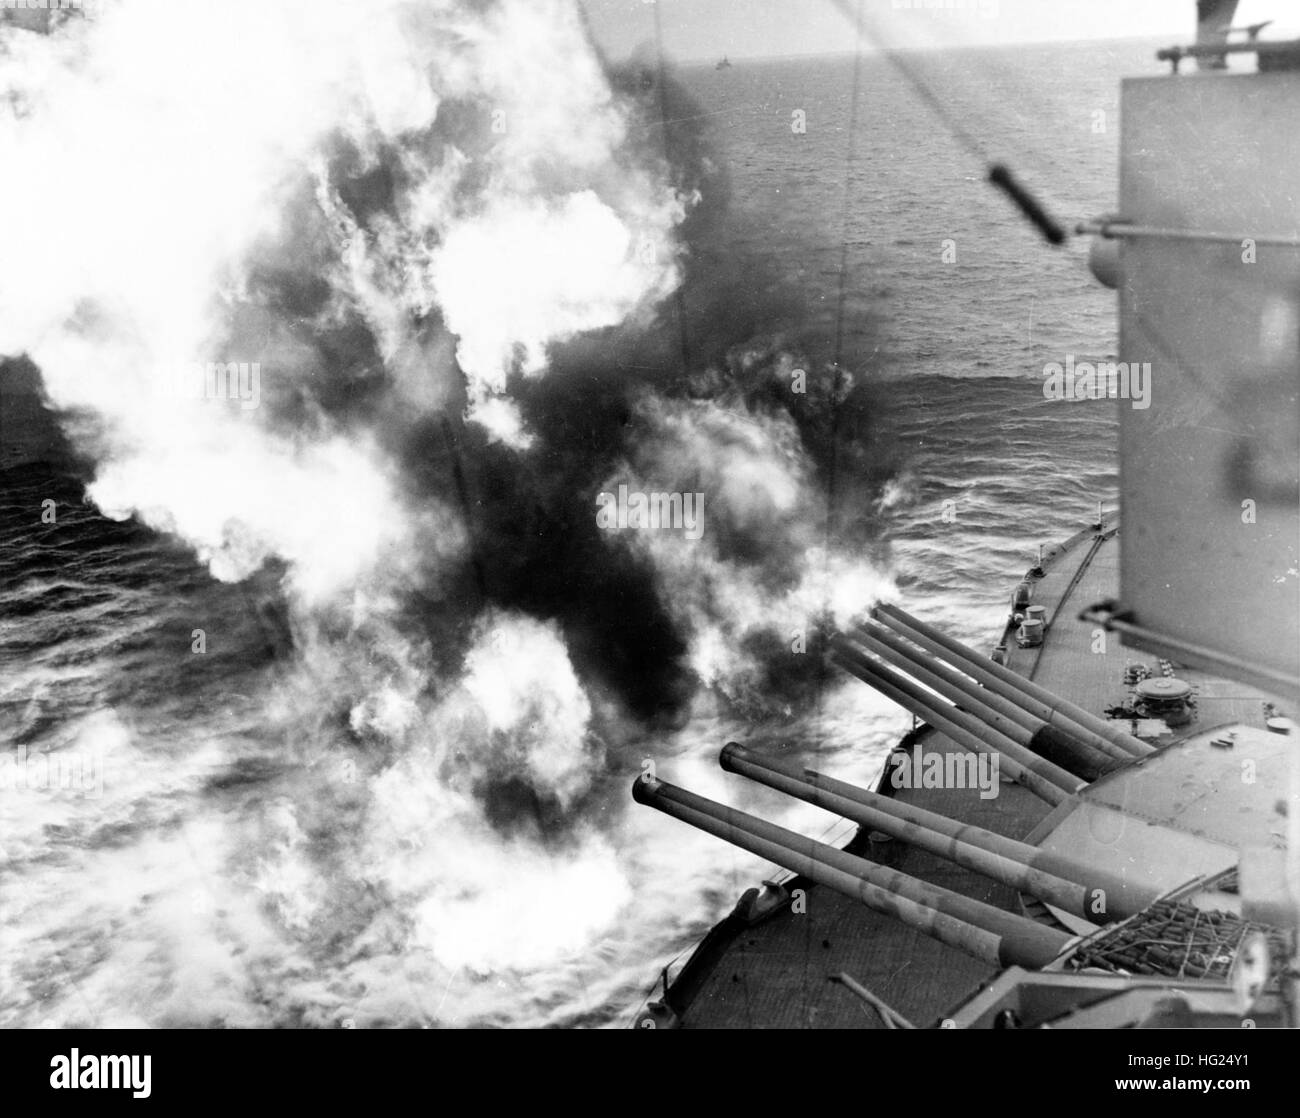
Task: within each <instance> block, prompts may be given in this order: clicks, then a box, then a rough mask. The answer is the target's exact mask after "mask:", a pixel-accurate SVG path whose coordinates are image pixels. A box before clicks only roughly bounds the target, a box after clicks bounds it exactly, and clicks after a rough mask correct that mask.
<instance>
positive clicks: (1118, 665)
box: [665, 522, 1262, 1028]
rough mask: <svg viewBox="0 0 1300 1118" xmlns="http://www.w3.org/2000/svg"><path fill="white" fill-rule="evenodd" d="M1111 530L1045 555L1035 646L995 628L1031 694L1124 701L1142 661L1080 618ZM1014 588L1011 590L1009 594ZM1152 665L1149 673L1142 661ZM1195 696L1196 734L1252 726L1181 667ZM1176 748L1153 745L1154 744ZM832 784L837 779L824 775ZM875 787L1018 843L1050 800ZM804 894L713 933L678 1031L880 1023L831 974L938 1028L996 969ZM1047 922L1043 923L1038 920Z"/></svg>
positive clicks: (678, 985) (1104, 586) (681, 978)
mask: <svg viewBox="0 0 1300 1118" xmlns="http://www.w3.org/2000/svg"><path fill="white" fill-rule="evenodd" d="M1118 532H1119V529H1118V526H1117V524H1115V523H1114V522H1108V523H1106V524H1105V525H1103V526H1102V528H1101V529H1100V530H1097V529H1096V528H1095V527H1094V528H1092V529H1088V530H1086V531H1083V532H1080V533H1079V534H1077V535H1076V536H1074V537H1073V538H1071V539H1070V540H1068V541H1066V542H1065V543H1063V544H1061V545H1060V546H1058V547H1056V548H1054V549H1052V550H1051V551H1050V552H1048V553H1047V555H1046V556H1045V557H1044V562H1043V576H1042V577H1041V578H1039V579H1036V581H1035V588H1034V598H1033V600H1034V603H1035V604H1037V605H1043V606H1046V607H1047V619H1048V626H1047V633H1046V637H1045V640H1044V642H1043V644H1042V646H1041V647H1039V648H1036V649H1020V648H1018V647H1016V645H1015V642H1014V640H1011V639H1009V638H1010V630H1009V629H1008V631H1007V632H1006V633H1004V638H1006V644H1007V646H1008V649H1009V652H1008V659H1007V665H1008V667H1010V668H1011V669H1012V670H1013V671H1016V672H1018V673H1020V674H1022V675H1025V676H1028V677H1029V678H1032V679H1033V680H1034V681H1035V682H1036V683H1038V684H1039V685H1040V686H1043V687H1046V688H1047V689H1049V690H1051V691H1053V692H1055V693H1057V694H1060V695H1062V696H1064V697H1066V698H1069V699H1070V700H1071V701H1073V702H1075V703H1077V704H1078V705H1080V706H1082V707H1084V708H1085V709H1087V710H1089V711H1091V712H1093V713H1094V714H1098V715H1101V714H1102V712H1103V711H1105V710H1106V709H1107V708H1109V707H1113V706H1115V705H1118V704H1120V703H1121V702H1122V701H1123V700H1124V698H1125V697H1126V693H1127V691H1126V687H1125V684H1124V682H1123V677H1124V670H1125V666H1126V665H1127V664H1128V663H1130V662H1134V661H1137V662H1145V663H1147V664H1149V665H1151V664H1152V661H1151V658H1150V657H1148V656H1145V655H1143V654H1140V653H1135V652H1134V651H1133V650H1130V649H1125V648H1123V647H1122V646H1121V645H1120V643H1119V640H1118V638H1117V637H1115V636H1114V635H1112V634H1104V635H1101V634H1100V633H1099V630H1098V629H1097V627H1096V626H1095V625H1094V624H1093V623H1091V622H1084V621H1082V620H1079V618H1078V614H1079V611H1080V610H1082V609H1083V608H1085V607H1086V606H1088V605H1091V604H1093V603H1096V602H1100V601H1103V600H1105V599H1107V598H1112V597H1114V596H1115V590H1116V586H1117V583H1118V563H1119V554H1118V551H1119V548H1118ZM1010 587H1011V583H1010V582H1009V583H1008V591H1009V590H1010ZM1152 666H1153V665H1152ZM1178 674H1179V677H1180V678H1182V679H1185V680H1186V681H1188V682H1190V683H1192V684H1194V685H1195V686H1196V688H1197V708H1198V714H1197V722H1196V724H1195V729H1197V730H1203V729H1206V728H1209V727H1213V726H1218V725H1223V724H1225V723H1229V722H1244V723H1249V724H1252V725H1262V715H1261V704H1260V696H1259V695H1258V694H1256V693H1254V692H1250V691H1248V690H1247V689H1246V688H1245V687H1242V686H1240V685H1237V684H1233V683H1230V682H1226V681H1223V680H1219V679H1214V678H1211V677H1208V676H1205V675H1203V674H1201V673H1198V672H1194V671H1191V670H1187V669H1183V668H1181V667H1180V668H1179V670H1178ZM1172 740H1174V739H1173V738H1172V737H1170V738H1163V739H1161V740H1160V741H1158V742H1157V743H1156V744H1157V745H1160V744H1164V743H1166V742H1168V741H1172ZM903 745H905V746H906V747H907V748H908V749H909V751H910V750H911V749H912V748H914V747H919V748H920V750H921V751H922V754H923V755H924V754H925V753H926V752H929V751H938V752H940V753H944V754H948V753H954V752H962V750H961V748H960V747H959V746H958V745H956V744H955V743H954V742H953V741H952V740H951V739H950V738H948V737H947V736H946V735H944V734H942V733H940V732H938V731H937V730H935V729H933V728H931V727H928V726H926V727H921V728H920V729H919V730H918V731H916V732H914V733H913V734H911V735H908V737H907V738H905V739H904V741H903V743H900V747H901V746H903ZM828 775H835V774H834V773H828ZM878 791H880V792H882V793H884V794H887V795H893V796H894V797H896V798H897V799H898V800H900V801H904V802H908V803H913V804H915V805H917V806H918V807H924V808H926V809H928V810H931V811H936V812H939V813H941V814H943V815H946V816H949V817H950V818H953V819H957V820H960V821H962V822H965V823H972V824H975V825H977V826H980V827H985V828H988V829H989V830H992V831H997V832H999V833H1001V834H1004V835H1007V836H1009V837H1011V838H1017V839H1023V838H1025V837H1026V836H1027V835H1028V834H1029V833H1030V832H1031V831H1032V830H1033V829H1034V827H1035V826H1036V825H1037V824H1038V823H1039V822H1040V821H1041V820H1042V819H1043V818H1044V817H1046V816H1047V815H1048V813H1049V812H1050V810H1051V808H1050V805H1048V804H1047V803H1045V802H1044V801H1043V800H1041V799H1038V798H1037V797H1036V796H1034V795H1033V794H1032V793H1030V792H1029V791H1027V790H1026V789H1025V788H1024V787H1022V786H1021V785H1019V784H1014V783H1011V782H1009V781H1006V780H1003V781H1002V782H1001V785H1000V790H999V792H998V794H997V795H996V796H994V797H993V798H991V799H982V798H981V797H980V794H979V789H978V788H965V789H956V788H949V789H934V788H930V789H918V788H901V789H894V788H893V787H892V786H891V785H890V784H889V783H888V782H884V781H882V783H881V785H880V787H879V788H878ZM848 849H850V850H852V851H854V852H857V853H860V854H862V855H863V856H866V857H870V858H871V859H872V860H875V861H881V862H885V863H886V864H888V865H889V866H891V867H892V868H894V869H897V870H900V871H902V872H904V873H907V874H910V875H912V876H915V877H919V878H922V879H924V880H926V881H929V882H932V883H933V884H935V885H939V886H942V887H944V888H948V889H951V890H953V891H955V892H958V893H962V894H964V895H966V896H970V897H974V898H977V899H979V900H982V901H985V902H987V903H989V904H994V905H997V906H999V907H1001V908H1004V909H1007V910H1010V911H1022V906H1021V903H1020V898H1019V896H1018V894H1017V893H1016V892H1015V891H1014V890H1013V889H1011V888H1010V887H1008V886H1005V885H1001V884H998V883H996V882H993V881H990V880H988V879H986V878H984V877H981V876H979V875H976V874H973V873H971V872H969V871H968V870H965V869H962V868H961V867H959V866H957V865H955V864H953V863H951V862H948V861H945V860H943V859H940V858H938V857H936V856H934V855H932V854H929V853H926V852H925V851H922V850H918V849H915V848H913V847H909V846H905V845H904V844H902V843H899V842H892V841H880V836H877V839H876V841H874V842H872V841H871V839H870V837H869V836H867V835H866V834H864V833H862V832H859V833H858V835H857V836H856V837H855V838H854V840H853V841H852V842H851V843H850V844H849V847H848ZM785 885H786V887H787V888H789V889H795V888H799V889H803V890H805V891H806V896H807V911H806V912H803V913H798V912H794V911H792V906H790V905H785V906H783V907H782V908H780V909H779V910H778V911H777V912H776V913H775V914H773V915H772V916H770V917H768V918H767V919H765V920H763V921H762V922H760V923H757V924H755V925H753V926H747V925H746V921H745V919H744V918H743V917H742V916H741V915H740V913H739V910H738V911H737V912H733V913H732V914H731V915H730V916H728V917H727V918H726V919H725V920H723V921H722V922H721V923H720V924H718V925H717V926H716V927H715V928H714V929H713V930H712V931H711V932H710V933H709V935H708V936H707V937H706V938H705V939H704V941H703V942H702V943H701V944H700V946H699V947H698V948H697V950H696V952H695V954H694V955H693V956H692V957H691V959H690V960H689V961H688V962H687V964H686V965H685V966H684V967H683V969H682V971H681V973H680V974H679V975H678V977H677V978H676V980H675V981H674V982H673V983H672V984H671V986H670V987H669V990H668V992H667V995H666V997H665V1001H666V1003H667V1004H668V1005H669V1006H670V1007H671V1008H672V1009H673V1011H674V1012H675V1013H676V1014H677V1015H678V1018H679V1020H680V1023H681V1024H682V1026H683V1027H687V1028H854V1027H862V1028H883V1027H884V1025H883V1023H882V1022H881V1020H880V1018H879V1016H878V1015H877V1014H876V1012H875V1011H874V1010H872V1009H871V1008H869V1007H868V1006H866V1005H865V1004H864V1003H863V1002H861V1001H860V1000H859V999H858V998H857V997H856V996H855V995H853V994H852V993H851V992H850V991H849V990H848V989H846V988H845V987H844V986H842V985H840V984H838V983H832V982H830V981H829V977H830V976H831V975H837V974H839V973H841V972H844V973H847V974H848V975H850V976H851V977H852V978H854V979H856V980H857V981H858V982H859V983H861V984H862V985H863V986H865V987H866V988H867V989H868V990H869V991H871V992H872V993H873V994H875V995H876V996H877V997H879V998H881V999H883V1000H884V1001H885V1002H887V1003H888V1004H889V1005H890V1006H892V1007H893V1008H894V1009H895V1010H896V1011H898V1012H899V1013H901V1014H902V1015H903V1016H905V1017H906V1018H908V1019H909V1020H910V1021H912V1022H914V1023H915V1024H916V1025H918V1026H922V1027H923V1026H927V1025H933V1024H935V1023H937V1022H939V1021H940V1020H941V1019H942V1018H943V1015H944V1014H945V1012H946V1011H948V1010H950V1009H952V1008H953V1007H954V1006H955V1005H957V1004H959V1003H960V1002H961V1001H963V1000H964V999H965V998H966V997H967V996H969V995H971V994H973V993H974V992H975V991H976V990H977V989H978V988H979V987H980V986H981V985H982V984H983V983H985V982H987V981H988V980H989V979H991V978H992V977H993V976H994V975H995V974H996V973H997V970H996V968H994V967H992V966H990V965H988V964H986V963H982V962H979V961H977V960H975V959H973V958H971V957H969V956H967V955H965V954H963V953H962V952H960V951H958V950H956V949H954V948H951V947H948V946H946V945H945V944H942V943H940V942H938V941H937V940H934V939H931V938H930V937H928V936H926V935H924V934H922V933H920V932H918V931H915V930H913V929H911V928H908V927H906V926H904V925H903V924H900V923H898V922H896V921H894V920H893V919H891V918H890V917H887V916H884V915H880V914H878V913H876V912H873V911H872V910H870V909H868V908H866V907H865V906H864V905H862V904H860V903H858V902H856V901H854V900H851V899H849V898H848V897H845V896H843V895H841V894H839V893H835V892H833V891H832V890H830V889H827V888H824V887H821V886H818V885H816V884H814V883H812V882H810V881H807V880H806V879H802V878H793V879H791V880H789V881H786V882H785ZM1043 915H1044V917H1046V918H1047V919H1050V916H1047V914H1046V913H1045V911H1044V912H1043Z"/></svg>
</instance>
